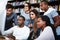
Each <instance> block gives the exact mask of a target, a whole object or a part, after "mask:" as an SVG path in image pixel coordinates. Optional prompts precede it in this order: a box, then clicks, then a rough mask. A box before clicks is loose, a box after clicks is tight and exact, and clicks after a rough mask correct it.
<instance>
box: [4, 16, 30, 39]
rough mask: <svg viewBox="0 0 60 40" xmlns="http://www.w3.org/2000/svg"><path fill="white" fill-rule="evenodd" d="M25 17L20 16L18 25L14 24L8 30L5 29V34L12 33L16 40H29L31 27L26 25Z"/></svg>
mask: <svg viewBox="0 0 60 40" xmlns="http://www.w3.org/2000/svg"><path fill="white" fill-rule="evenodd" d="M24 21H25V18H24V17H23V16H19V17H18V26H14V27H12V28H10V29H9V30H7V31H4V33H3V35H9V34H12V35H13V36H14V37H15V38H16V40H27V39H28V37H29V34H30V29H29V28H28V27H27V26H25V25H24Z"/></svg>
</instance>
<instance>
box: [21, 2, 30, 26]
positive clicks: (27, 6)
mask: <svg viewBox="0 0 60 40" xmlns="http://www.w3.org/2000/svg"><path fill="white" fill-rule="evenodd" d="M20 12H21V15H22V16H24V17H25V19H26V20H25V23H24V24H25V25H26V26H28V24H29V23H30V17H29V12H30V3H27V2H26V3H25V4H24V9H21V11H20Z"/></svg>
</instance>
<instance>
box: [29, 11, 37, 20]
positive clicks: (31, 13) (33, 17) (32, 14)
mask: <svg viewBox="0 0 60 40" xmlns="http://www.w3.org/2000/svg"><path fill="white" fill-rule="evenodd" d="M30 18H31V19H32V20H33V19H35V18H36V15H35V14H34V13H33V12H30Z"/></svg>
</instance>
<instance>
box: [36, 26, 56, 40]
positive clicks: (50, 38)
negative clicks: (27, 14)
mask: <svg viewBox="0 0 60 40" xmlns="http://www.w3.org/2000/svg"><path fill="white" fill-rule="evenodd" d="M35 40H55V38H54V34H53V31H52V28H51V27H50V26H47V27H45V28H44V30H43V31H42V32H41V34H40V36H39V37H38V38H37V39H35Z"/></svg>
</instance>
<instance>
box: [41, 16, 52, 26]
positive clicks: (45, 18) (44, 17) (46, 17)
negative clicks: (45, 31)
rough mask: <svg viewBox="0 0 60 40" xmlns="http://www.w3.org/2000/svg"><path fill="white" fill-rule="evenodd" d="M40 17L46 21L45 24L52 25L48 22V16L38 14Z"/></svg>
mask: <svg viewBox="0 0 60 40" xmlns="http://www.w3.org/2000/svg"><path fill="white" fill-rule="evenodd" d="M40 18H41V19H42V20H43V21H46V26H52V24H51V22H50V19H49V17H48V16H46V15H44V16H40Z"/></svg>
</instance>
